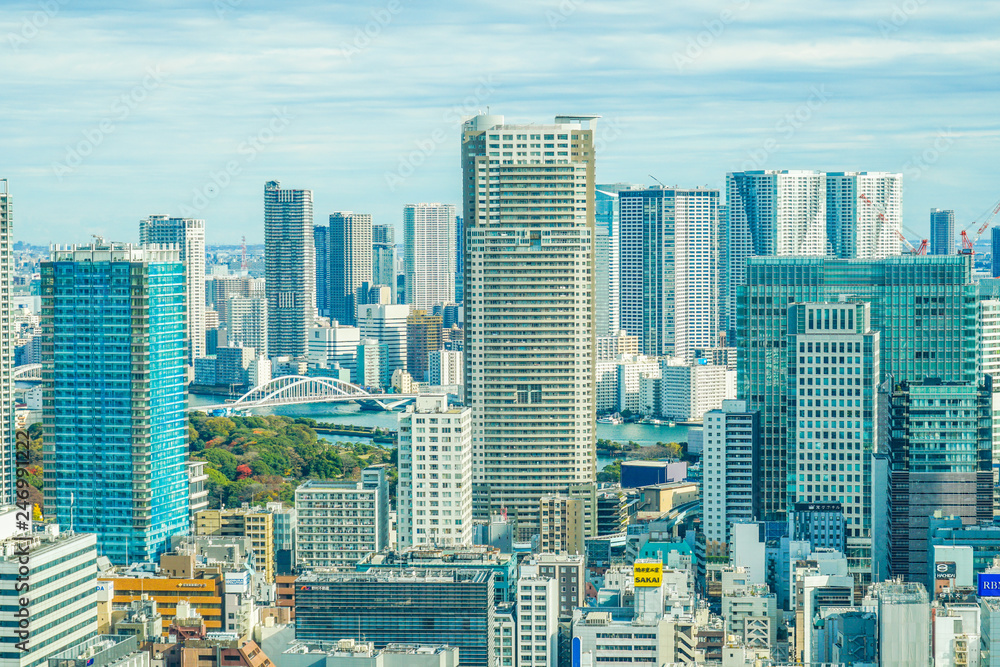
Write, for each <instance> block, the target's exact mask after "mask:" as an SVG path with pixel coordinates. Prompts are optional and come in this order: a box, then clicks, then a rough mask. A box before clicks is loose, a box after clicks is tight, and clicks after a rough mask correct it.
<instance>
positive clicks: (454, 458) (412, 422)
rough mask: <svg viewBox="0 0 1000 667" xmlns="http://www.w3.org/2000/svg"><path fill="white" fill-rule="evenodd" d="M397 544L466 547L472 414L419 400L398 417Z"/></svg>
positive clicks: (443, 400)
mask: <svg viewBox="0 0 1000 667" xmlns="http://www.w3.org/2000/svg"><path fill="white" fill-rule="evenodd" d="M398 433H399V436H398V438H399V441H398V451H399V482H398V485H397V487H398V491H397V495H396V497H397V502H398V510H397V528H396V534H397V543H398V545H399V548H400V549H404V548H406V547H412V546H417V545H425V546H439V547H452V546H469V545H471V544H472V411H471V410H470V409H469V408H451V407H449V406H448V397H447V396H419V397H417V399H416V401H415V402H414V403H413V404H412V405H411V406H409V407H408V408H407V409H406V411H405V412H403V413H401V414H400V415H399V431H398Z"/></svg>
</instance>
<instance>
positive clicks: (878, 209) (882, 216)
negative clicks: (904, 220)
mask: <svg viewBox="0 0 1000 667" xmlns="http://www.w3.org/2000/svg"><path fill="white" fill-rule="evenodd" d="M858 199H860V200H861V201H863V202H864V203H866V204H867V205H868V206H870V207H871V208H873V209H875V214H876V215H877V216H878V227H877V228H876V230H875V234H874V236H873V238H875V239H878V238H879V237H880V236H881V235H882V225H883V224H885V223H887V222H888V221H889V220H888V219H889V215H888V214H887V213H886V211H885V209H884V208H883V207H882V206H880V205H879V204H878V203H876V202H873V201H872V200H871V199H870V198H869V197H868V195H866V194H865V193H864V192H862V193H861V194H859V195H858ZM904 229H905V228H904ZM893 231H894V232H895V233H896V236H897V237H899V240H900V242H901V243H902V244H903V245H905V246H906V247H907V248H909V249H910V252H911V253H913V254H914V255H926V254H927V243H928V239H923V240H922V241H921V242H920V247H919V248H916V247H914V246H913V244H912V243H910V242H909V240H907V238H906V235H905V234H903V232H902V231H900V230H898V229H895V230H893ZM906 231H908V232H910V233H911V234H912V233H913V232H912V231H910V230H909V229H907V230H906Z"/></svg>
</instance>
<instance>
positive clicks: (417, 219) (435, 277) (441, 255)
mask: <svg viewBox="0 0 1000 667" xmlns="http://www.w3.org/2000/svg"><path fill="white" fill-rule="evenodd" d="M456 239H457V237H456V234H455V207H454V206H453V205H451V204H407V205H406V206H404V207H403V242H404V243H405V244H406V245H405V248H406V252H405V259H406V303H408V304H411V305H412V306H413V307H414V308H421V309H424V310H427V311H430V310H431V308H433V307H434V306H435V305H437V304H439V303H454V302H455V260H456V258H457V251H456V249H455V246H456Z"/></svg>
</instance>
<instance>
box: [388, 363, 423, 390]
mask: <svg viewBox="0 0 1000 667" xmlns="http://www.w3.org/2000/svg"><path fill="white" fill-rule="evenodd" d="M389 386H390V388H391V389H392V390H393V391H395V392H396V393H398V394H412V393H414V392H415V391H416V388H417V385H416V383H415V382H414V381H413V376H412V375H410V374H409V373H407V372H406V371H404V370H403V369H402V368H397V369H396V370H394V371H393V372H392V378H391V379H390V380H389Z"/></svg>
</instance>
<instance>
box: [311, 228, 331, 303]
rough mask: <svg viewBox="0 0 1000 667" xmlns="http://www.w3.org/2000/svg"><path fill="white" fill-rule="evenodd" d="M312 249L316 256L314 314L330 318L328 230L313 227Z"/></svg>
mask: <svg viewBox="0 0 1000 667" xmlns="http://www.w3.org/2000/svg"><path fill="white" fill-rule="evenodd" d="M313 249H314V250H315V255H316V312H317V313H319V314H320V315H321V316H322V317H330V228H329V227H328V226H326V225H316V226H315V227H313Z"/></svg>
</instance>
